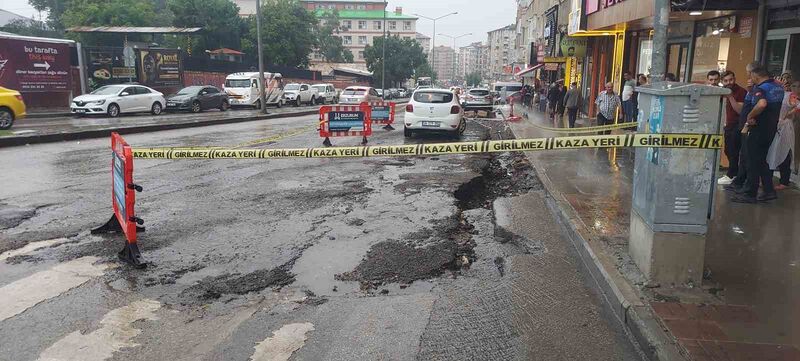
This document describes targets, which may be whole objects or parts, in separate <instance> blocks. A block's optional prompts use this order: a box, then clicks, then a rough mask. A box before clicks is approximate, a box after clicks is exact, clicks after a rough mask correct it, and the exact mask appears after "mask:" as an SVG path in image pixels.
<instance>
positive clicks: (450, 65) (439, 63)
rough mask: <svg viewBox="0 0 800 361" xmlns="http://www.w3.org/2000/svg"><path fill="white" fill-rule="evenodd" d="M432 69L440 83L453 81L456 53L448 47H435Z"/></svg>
mask: <svg viewBox="0 0 800 361" xmlns="http://www.w3.org/2000/svg"><path fill="white" fill-rule="evenodd" d="M433 56H434V58H435V62H434V65H433V66H434V68H433V71H435V72H436V76H437V78H438V79H439V80H440V81H444V82H448V81H451V80H454V79H455V70H456V66H457V64H456V60H457V58H456V51H455V50H453V48H451V47H449V46H437V47H436V51H435V52H434V55H433Z"/></svg>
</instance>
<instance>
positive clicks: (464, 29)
mask: <svg viewBox="0 0 800 361" xmlns="http://www.w3.org/2000/svg"><path fill="white" fill-rule="evenodd" d="M0 2H2V5H0V8H1V9H4V10H8V11H11V12H15V13H17V14H20V15H23V16H34V14H36V10H34V9H33V7H31V6H30V5H28V0H1V1H0ZM398 6H402V7H403V12H404V13H406V14H409V15H410V14H413V13H418V14H420V15H425V16H427V17H430V18H437V17H439V16H442V15H444V14H447V13H451V12H454V11H458V14H457V15H451V16H448V17H446V18H444V19H441V20H439V21H437V22H436V32H437V33H441V34H448V35H452V36H458V35H461V34H465V33H473V35H471V36H465V37H463V38H461V39H459V40H458V44H457V46H464V45H466V44H469V43H471V42H475V41H486V32H488V31H489V30H494V29H497V28H501V27H503V26H506V25H509V24H513V23H514V18H515V17H516V11H517V10H516V1H515V0H482V1H474V0H389V9H390V10H392V11H393V10H394V9H395V8H396V7H398ZM417 30H418V31H419V32H421V33H423V34H425V35H428V36H432V35H433V23H432V22H431V21H430V20H426V19H420V20H419V21H418V22H417ZM436 44H437V45H447V46H453V40H451V39H448V38H445V37H437V38H436Z"/></svg>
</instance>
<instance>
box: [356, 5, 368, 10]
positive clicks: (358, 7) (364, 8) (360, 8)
mask: <svg viewBox="0 0 800 361" xmlns="http://www.w3.org/2000/svg"><path fill="white" fill-rule="evenodd" d="M356 8H357V9H358V10H367V6H366V5H358V6H357V7H356Z"/></svg>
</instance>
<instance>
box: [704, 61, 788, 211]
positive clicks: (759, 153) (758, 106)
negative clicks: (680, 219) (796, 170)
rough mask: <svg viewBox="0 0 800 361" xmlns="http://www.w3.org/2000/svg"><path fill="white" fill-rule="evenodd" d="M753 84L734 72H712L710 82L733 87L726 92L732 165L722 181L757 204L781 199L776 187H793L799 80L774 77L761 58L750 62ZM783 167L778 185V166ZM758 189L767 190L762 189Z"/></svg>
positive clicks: (727, 147) (739, 197) (727, 148)
mask: <svg viewBox="0 0 800 361" xmlns="http://www.w3.org/2000/svg"><path fill="white" fill-rule="evenodd" d="M747 73H748V78H749V79H748V89H745V88H743V87H741V86H740V85H738V84H737V83H736V75H735V74H734V73H733V72H732V71H726V72H724V73H722V74H720V73H719V72H718V71H711V72H709V73H708V74H707V80H708V84H709V85H718V84H719V83H720V80H721V81H722V86H724V87H726V88H728V89H730V90H731V93H730V94H729V95H727V96H726V98H727V99H726V100H727V105H726V107H725V113H726V114H725V128H724V129H725V155H726V156H727V157H728V160H729V163H730V166H729V168H728V172H727V174H726V175H725V176H723V177H722V178H720V179H719V180H718V183H719V184H724V185H725V190H727V191H730V192H732V193H733V196H732V201H734V202H737V203H758V202H766V201H770V200H774V199H776V198H778V195H777V192H776V190H781V189H785V188H786V187H787V186H789V182H790V176H791V165H792V153H793V150H794V149H793V148H794V142H795V140H794V124H793V123H794V121H795V120H796V119H797V118H798V114H800V101H798V96H800V81H794V80H792V79H791V77H786V76H782V77H780V78H779V80H781V81H782V82H779V81H777V80H776V79H773V78H772V77H771V76H770V74H769V71H768V70H767V68H766V67H765V66H764V65H762V64H759V63H751V64H749V65H748V66H747ZM774 170H778V171H780V184H779V185H778V186H774V183H773V171H774ZM759 188H761V189H762V191H761V193H759Z"/></svg>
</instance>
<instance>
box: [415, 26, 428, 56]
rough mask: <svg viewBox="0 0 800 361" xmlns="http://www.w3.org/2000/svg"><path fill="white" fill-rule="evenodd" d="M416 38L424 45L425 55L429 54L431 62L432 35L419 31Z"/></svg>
mask: <svg viewBox="0 0 800 361" xmlns="http://www.w3.org/2000/svg"><path fill="white" fill-rule="evenodd" d="M416 39H417V42H418V43H419V45H420V46H421V47H422V51H424V52H425V55H427V56H428V61H429V62H430V58H431V37H430V36H427V35H425V34H423V33H417V34H416Z"/></svg>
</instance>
